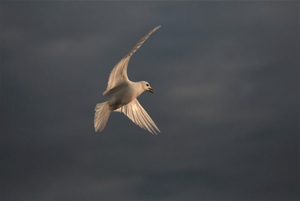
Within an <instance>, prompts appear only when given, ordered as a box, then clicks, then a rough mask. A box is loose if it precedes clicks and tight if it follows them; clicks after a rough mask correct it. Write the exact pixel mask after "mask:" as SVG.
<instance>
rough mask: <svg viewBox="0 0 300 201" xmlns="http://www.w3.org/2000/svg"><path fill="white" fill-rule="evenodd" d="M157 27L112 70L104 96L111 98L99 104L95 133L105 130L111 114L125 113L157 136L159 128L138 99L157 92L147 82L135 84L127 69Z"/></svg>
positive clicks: (97, 106) (96, 108) (96, 113)
mask: <svg viewBox="0 0 300 201" xmlns="http://www.w3.org/2000/svg"><path fill="white" fill-rule="evenodd" d="M160 27H161V26H157V27H155V28H153V29H151V30H150V31H149V32H148V33H147V34H146V35H144V36H143V37H142V38H141V39H140V40H139V41H138V42H137V43H136V44H135V45H134V46H133V47H132V48H131V50H130V51H129V52H128V53H127V55H126V56H125V57H124V58H123V59H122V60H121V61H120V62H119V63H117V64H116V66H115V67H114V68H113V69H112V71H111V73H110V75H109V79H108V83H107V88H106V90H105V91H104V92H103V95H107V96H108V97H109V98H108V100H107V101H106V102H103V103H98V104H97V105H96V107H95V117H94V127H95V132H97V131H102V130H103V129H104V128H105V125H106V123H107V120H108V118H109V115H110V113H111V112H113V111H116V112H123V113H124V114H125V115H126V116H127V117H128V118H129V119H130V120H131V121H133V123H135V124H136V125H138V126H140V127H141V128H143V129H145V130H148V131H149V132H150V133H152V134H157V133H158V132H160V130H159V129H158V128H157V126H156V125H155V123H154V122H153V120H152V119H151V117H150V116H149V115H148V114H147V112H146V111H145V110H144V108H143V107H142V106H141V104H140V103H139V101H138V100H137V97H138V96H139V95H141V94H142V93H143V92H145V91H148V92H151V93H154V92H155V90H154V89H153V88H152V87H151V86H150V84H149V83H148V82H146V81H140V82H133V81H130V80H129V78H128V76H127V67H128V63H129V60H130V57H131V56H132V55H133V54H134V53H135V52H136V51H137V50H138V49H139V48H140V47H141V46H142V44H143V43H144V42H145V41H146V40H147V38H148V37H149V36H150V35H151V34H152V33H153V32H155V31H156V30H157V29H159V28H160Z"/></svg>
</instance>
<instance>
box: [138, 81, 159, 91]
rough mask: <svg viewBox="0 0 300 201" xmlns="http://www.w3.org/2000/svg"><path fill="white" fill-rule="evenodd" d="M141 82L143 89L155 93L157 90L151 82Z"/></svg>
mask: <svg viewBox="0 0 300 201" xmlns="http://www.w3.org/2000/svg"><path fill="white" fill-rule="evenodd" d="M140 83H141V85H142V89H143V90H144V91H149V92H151V93H154V92H155V90H154V89H153V88H152V87H151V86H150V84H149V83H148V82H146V81H141V82H140Z"/></svg>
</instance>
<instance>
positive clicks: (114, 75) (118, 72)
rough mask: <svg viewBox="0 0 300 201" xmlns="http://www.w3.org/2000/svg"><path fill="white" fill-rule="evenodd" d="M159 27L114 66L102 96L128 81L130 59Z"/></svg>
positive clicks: (151, 31)
mask: <svg viewBox="0 0 300 201" xmlns="http://www.w3.org/2000/svg"><path fill="white" fill-rule="evenodd" d="M160 27H161V26H157V27H155V28H153V29H151V30H150V31H149V32H148V33H147V34H146V35H144V36H143V37H142V38H141V39H140V40H139V41H138V42H137V43H136V44H135V45H134V46H133V47H132V48H131V49H130V51H129V52H128V54H127V55H126V56H125V57H124V58H123V59H122V60H121V61H119V63H117V64H116V65H115V67H114V68H113V69H112V71H111V73H110V75H109V79H108V83H107V88H106V90H105V91H104V92H103V95H106V94H108V92H109V91H110V90H111V89H113V88H115V87H117V86H118V85H121V84H123V83H124V82H126V81H128V80H129V79H128V76H127V67H128V63H129V60H130V57H131V56H132V55H133V54H134V53H135V52H136V51H137V50H138V49H139V48H140V47H141V46H142V44H143V43H144V42H145V41H146V40H147V38H148V37H149V36H150V35H151V34H152V33H153V32H154V31H156V30H157V29H159V28H160Z"/></svg>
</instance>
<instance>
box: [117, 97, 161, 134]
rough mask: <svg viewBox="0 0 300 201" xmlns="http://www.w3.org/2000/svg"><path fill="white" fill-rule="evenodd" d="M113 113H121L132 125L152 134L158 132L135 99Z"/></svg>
mask: <svg viewBox="0 0 300 201" xmlns="http://www.w3.org/2000/svg"><path fill="white" fill-rule="evenodd" d="M115 111H117V112H123V113H124V114H125V115H126V116H127V117H128V118H129V119H131V121H133V123H135V124H136V125H138V126H140V127H141V128H143V129H145V130H148V131H149V132H150V133H152V134H157V132H160V130H159V129H158V128H157V126H156V125H155V123H154V122H153V120H152V119H151V117H150V116H149V115H148V114H147V112H146V111H145V110H144V108H143V107H142V106H141V104H140V103H139V101H138V100H137V99H134V100H133V101H131V102H130V103H128V104H127V105H124V106H122V107H120V108H119V109H117V110H115Z"/></svg>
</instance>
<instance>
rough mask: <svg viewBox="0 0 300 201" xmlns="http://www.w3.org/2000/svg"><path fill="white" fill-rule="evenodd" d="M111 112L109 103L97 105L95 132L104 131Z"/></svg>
mask: <svg viewBox="0 0 300 201" xmlns="http://www.w3.org/2000/svg"><path fill="white" fill-rule="evenodd" d="M110 113H111V110H110V109H109V106H108V103H107V102H104V103H98V104H97V105H96V107H95V117H94V127H95V132H97V131H102V130H103V129H104V128H105V125H106V123H107V120H108V117H109V115H110Z"/></svg>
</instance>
